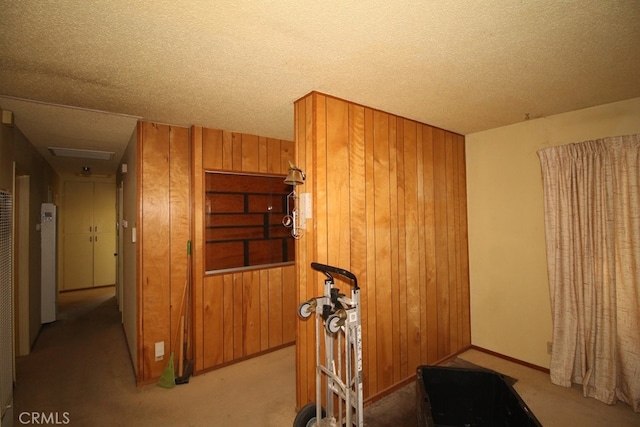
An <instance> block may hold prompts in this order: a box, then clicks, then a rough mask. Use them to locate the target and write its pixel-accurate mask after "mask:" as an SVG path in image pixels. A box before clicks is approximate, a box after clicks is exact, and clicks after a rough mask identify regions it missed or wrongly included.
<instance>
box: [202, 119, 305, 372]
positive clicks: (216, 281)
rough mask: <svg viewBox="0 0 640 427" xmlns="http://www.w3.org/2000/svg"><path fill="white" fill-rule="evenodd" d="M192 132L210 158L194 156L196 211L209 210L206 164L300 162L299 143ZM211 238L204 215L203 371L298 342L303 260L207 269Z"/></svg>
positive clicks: (242, 166)
mask: <svg viewBox="0 0 640 427" xmlns="http://www.w3.org/2000/svg"><path fill="white" fill-rule="evenodd" d="M192 135H193V138H192V141H191V143H192V151H193V153H194V156H197V153H201V156H202V158H201V159H196V158H195V157H194V159H193V164H194V170H193V181H194V186H193V188H194V197H193V199H194V201H193V210H194V212H202V211H203V206H204V191H203V188H204V185H203V183H204V175H205V170H215V171H228V172H247V173H269V174H282V175H286V173H287V171H288V169H289V161H293V141H285V140H279V139H273V138H266V137H262V136H256V135H248V134H242V133H235V132H229V131H224V130H216V129H207V128H202V127H199V126H195V127H193V128H192ZM198 162H199V165H197V163H198ZM283 179H284V178H283ZM204 236H205V228H204V218H203V216H202V215H200V216H199V217H198V218H196V219H195V220H194V222H193V240H194V247H196V248H197V249H198V250H197V251H196V252H195V253H194V254H193V258H194V266H195V267H194V274H193V281H194V290H193V296H194V300H193V311H194V319H196V321H195V322H194V329H195V335H194V339H195V343H194V350H195V360H196V363H195V367H196V372H197V373H198V372H202V371H206V370H209V369H212V368H215V367H218V366H222V365H225V364H229V363H232V362H235V361H238V360H242V359H245V358H247V357H250V356H252V355H256V354H259V353H261V352H264V351H269V350H271V349H274V348H278V347H281V346H283V345H290V344H293V343H294V341H295V325H296V322H295V317H296V313H297V298H296V289H297V286H296V269H295V266H293V265H290V266H284V267H274V268H269V269H262V270H259V269H256V270H245V271H237V272H231V273H223V274H210V275H207V274H205V268H204V262H203V257H204Z"/></svg>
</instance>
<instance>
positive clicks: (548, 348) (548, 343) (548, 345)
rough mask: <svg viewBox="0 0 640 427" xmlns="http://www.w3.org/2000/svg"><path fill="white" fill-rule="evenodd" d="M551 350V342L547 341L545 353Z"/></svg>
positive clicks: (549, 352)
mask: <svg viewBox="0 0 640 427" xmlns="http://www.w3.org/2000/svg"><path fill="white" fill-rule="evenodd" d="M552 350H553V344H551V341H547V354H551V351H552Z"/></svg>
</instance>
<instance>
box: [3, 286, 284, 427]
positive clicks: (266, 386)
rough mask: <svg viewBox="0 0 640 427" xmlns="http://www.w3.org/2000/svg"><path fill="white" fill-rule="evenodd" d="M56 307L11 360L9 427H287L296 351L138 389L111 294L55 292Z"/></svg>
mask: <svg viewBox="0 0 640 427" xmlns="http://www.w3.org/2000/svg"><path fill="white" fill-rule="evenodd" d="M58 301H59V311H58V313H59V315H58V319H59V320H58V321H56V322H55V323H52V324H48V325H44V327H43V328H42V331H41V332H40V335H39V337H38V339H37V341H36V344H35V346H34V348H33V350H32V353H31V354H30V355H29V356H25V357H20V358H18V359H17V360H16V371H17V384H16V387H15V390H14V404H15V408H14V414H15V419H14V425H15V426H19V425H23V424H25V423H28V422H29V421H32V423H33V424H36V423H35V417H36V416H40V417H49V420H53V421H54V423H55V421H56V420H57V421H58V424H67V425H72V426H130V425H136V426H211V425H217V426H232V425H233V426H282V425H291V424H292V422H293V418H294V417H295V412H294V411H295V410H294V406H295V369H294V366H295V360H294V359H295V348H294V347H287V348H285V349H282V350H279V351H276V352H273V353H270V354H267V355H265V356H261V357H259V358H256V359H251V360H248V361H245V362H241V363H238V364H236V365H233V366H229V367H227V368H223V369H219V370H216V371H214V372H210V373H208V374H205V375H200V376H197V377H192V378H191V379H190V382H189V384H185V385H180V386H176V387H175V388H173V389H168V390H167V389H163V388H160V387H157V386H155V385H150V386H147V387H142V388H138V387H136V385H135V375H134V372H133V368H132V365H131V362H130V359H129V354H128V351H127V347H126V346H127V344H126V341H125V337H124V333H123V330H122V325H121V323H120V313H119V312H118V309H117V305H116V301H115V295H114V288H113V287H105V288H96V289H90V290H82V291H74V292H66V293H61V294H60V295H59V300H58ZM34 413H36V414H34ZM32 418H33V419H32ZM65 421H68V422H66V423H65Z"/></svg>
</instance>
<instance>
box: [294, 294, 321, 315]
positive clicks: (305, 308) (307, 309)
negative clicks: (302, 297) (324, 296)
mask: <svg viewBox="0 0 640 427" xmlns="http://www.w3.org/2000/svg"><path fill="white" fill-rule="evenodd" d="M317 305H318V302H317V301H316V299H315V298H313V299H310V300H309V301H306V302H303V303H302V304H300V306H299V307H298V316H300V317H301V318H303V319H306V318H307V317H309V316H311V315H312V314H313V312H314V311H316V306H317Z"/></svg>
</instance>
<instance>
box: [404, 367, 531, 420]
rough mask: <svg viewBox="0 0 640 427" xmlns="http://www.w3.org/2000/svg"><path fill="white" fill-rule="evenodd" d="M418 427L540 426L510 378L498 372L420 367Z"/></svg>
mask: <svg viewBox="0 0 640 427" xmlns="http://www.w3.org/2000/svg"><path fill="white" fill-rule="evenodd" d="M416 381H417V383H416V399H417V401H416V409H417V416H418V426H420V427H434V426H478V427H481V426H487V427H489V426H490V427H493V426H514V427H528V426H541V425H542V424H540V422H539V421H538V420H537V419H536V417H535V415H533V413H532V412H531V410H529V408H528V407H527V405H525V403H524V401H523V400H522V399H521V398H520V396H519V395H518V393H517V392H516V391H515V390H514V389H513V387H512V386H511V384H510V383H509V381H508V379H507V377H505V376H504V375H502V374H499V373H497V372H493V371H489V370H482V369H469V368H457V367H447V366H419V367H418V369H417V379H416Z"/></svg>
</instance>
